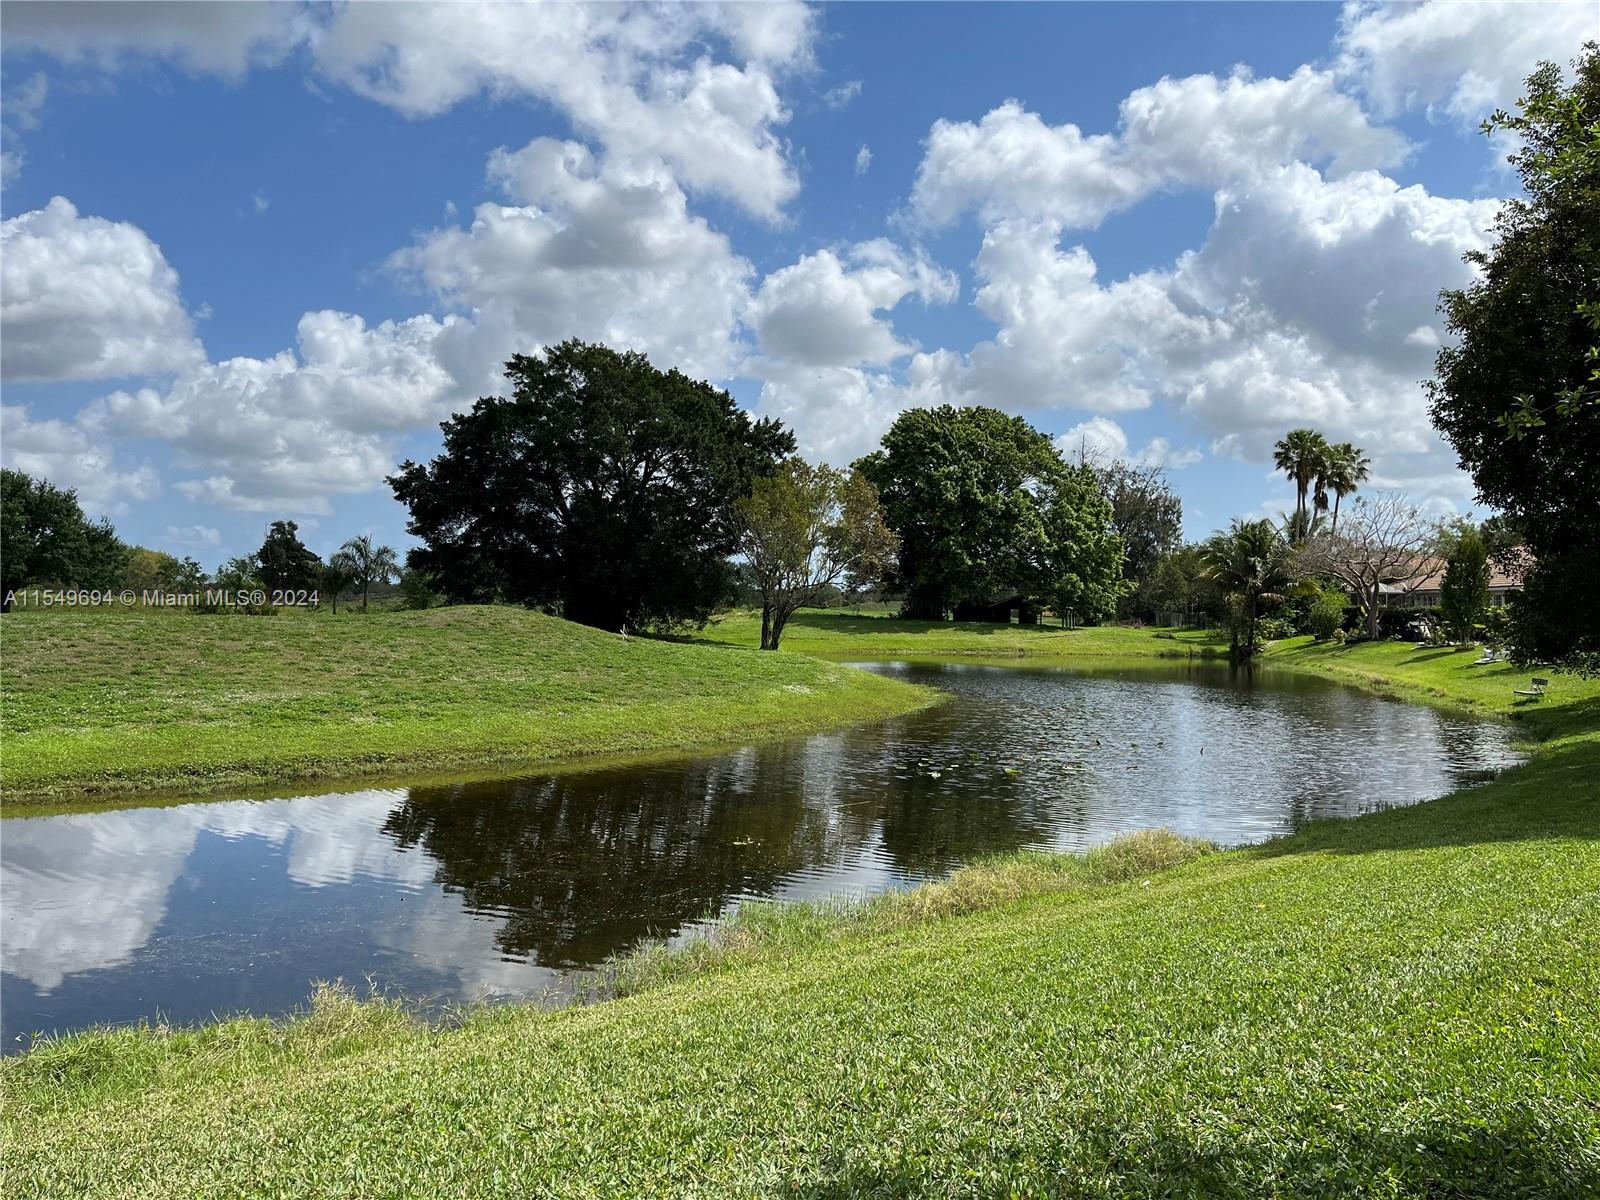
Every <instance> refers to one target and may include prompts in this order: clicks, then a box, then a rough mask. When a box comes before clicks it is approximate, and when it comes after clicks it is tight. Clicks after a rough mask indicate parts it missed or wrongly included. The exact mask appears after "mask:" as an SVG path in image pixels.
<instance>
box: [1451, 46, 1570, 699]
mask: <svg viewBox="0 0 1600 1200" xmlns="http://www.w3.org/2000/svg"><path fill="white" fill-rule="evenodd" d="M1573 66H1574V73H1575V78H1574V82H1573V83H1572V85H1571V86H1570V87H1568V86H1566V85H1564V83H1563V80H1562V75H1561V71H1560V69H1559V68H1557V67H1556V66H1555V65H1554V64H1553V63H1545V64H1543V65H1542V66H1540V68H1539V69H1538V70H1537V71H1535V72H1534V74H1533V75H1531V76H1530V77H1529V78H1528V82H1527V94H1526V97H1525V99H1523V100H1522V102H1521V103H1520V105H1519V108H1520V112H1517V113H1508V112H1504V111H1501V112H1496V113H1495V114H1494V116H1492V117H1491V118H1490V119H1489V120H1488V121H1487V122H1485V124H1484V129H1485V132H1487V133H1491V134H1497V135H1499V136H1502V137H1504V136H1506V135H1510V139H1511V141H1512V144H1513V145H1514V147H1515V148H1514V149H1513V150H1512V152H1511V154H1510V157H1509V161H1510V162H1511V164H1512V166H1513V167H1514V168H1515V169H1516V171H1517V173H1518V175H1519V176H1520V177H1521V180H1522V188H1523V192H1524V195H1523V197H1522V198H1519V199H1513V200H1508V201H1507V202H1506V203H1505V204H1504V205H1502V206H1501V208H1500V211H1499V214H1498V216H1497V217H1496V218H1495V227H1494V232H1495V244H1494V246H1493V247H1491V248H1490V249H1489V250H1488V251H1486V252H1477V251H1474V252H1472V253H1470V254H1468V255H1467V256H1466V257H1467V261H1468V262H1470V263H1471V264H1473V265H1474V266H1475V267H1476V268H1478V271H1477V279H1476V281H1475V282H1474V283H1473V284H1472V285H1471V286H1469V287H1467V288H1464V289H1461V290H1459V291H1446V292H1444V293H1442V297H1441V305H1440V307H1441V308H1442V310H1443V312H1444V314H1445V324H1446V326H1447V327H1448V329H1449V330H1450V332H1451V333H1452V334H1453V335H1454V342H1453V344H1451V345H1447V346H1445V347H1444V348H1443V349H1442V350H1440V351H1439V354H1438V358H1437V360H1436V363H1435V377H1434V379H1433V380H1431V381H1430V382H1429V383H1428V384H1427V388H1428V393H1429V399H1430V402H1431V410H1432V415H1433V421H1434V424H1435V425H1437V426H1438V427H1439V430H1440V431H1441V432H1442V433H1443V434H1444V436H1445V437H1446V438H1447V439H1448V440H1449V441H1450V443H1451V444H1452V445H1453V446H1454V447H1455V449H1456V452H1457V454H1458V455H1459V456H1460V458H1461V463H1462V465H1463V466H1464V467H1465V468H1466V469H1467V470H1468V471H1470V472H1471V474H1472V478H1473V482H1474V483H1475V484H1476V485H1477V490H1478V496H1479V498H1480V499H1481V500H1482V501H1483V502H1484V503H1486V504H1489V505H1492V506H1494V507H1495V508H1498V509H1501V510H1502V511H1503V512H1504V513H1505V514H1506V515H1507V516H1509V517H1510V518H1512V521H1513V523H1514V524H1515V526H1516V527H1517V528H1519V529H1521V530H1522V531H1523V534H1524V536H1525V537H1526V539H1527V540H1526V548H1527V550H1528V551H1529V552H1530V555H1531V560H1532V561H1531V565H1530V566H1529V569H1528V571H1527V574H1526V576H1525V578H1524V579H1523V590H1522V593H1521V594H1520V595H1519V596H1518V597H1517V598H1516V600H1515V602H1514V603H1513V605H1512V609H1511V612H1512V630H1511V646H1512V649H1513V651H1514V652H1515V654H1516V655H1517V657H1519V658H1521V659H1524V660H1528V659H1533V660H1552V661H1562V660H1564V661H1567V662H1569V663H1573V664H1577V665H1584V664H1587V665H1588V666H1589V667H1591V668H1595V667H1600V588H1596V587H1595V581H1596V580H1597V579H1600V522H1597V521H1596V520H1595V514H1596V513H1600V387H1597V382H1596V371H1597V369H1600V349H1597V347H1596V344H1597V342H1600V333H1597V325H1600V48H1597V47H1596V45H1595V44H1594V43H1592V42H1591V43H1589V44H1588V45H1586V46H1585V47H1584V49H1583V53H1582V54H1581V56H1580V57H1579V58H1578V59H1577V60H1576V61H1575V62H1574V64H1573Z"/></svg>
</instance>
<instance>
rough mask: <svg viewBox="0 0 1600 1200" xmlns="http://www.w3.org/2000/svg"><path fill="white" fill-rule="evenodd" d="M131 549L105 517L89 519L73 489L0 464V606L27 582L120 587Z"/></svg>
mask: <svg viewBox="0 0 1600 1200" xmlns="http://www.w3.org/2000/svg"><path fill="white" fill-rule="evenodd" d="M131 555H132V550H131V549H130V548H129V547H128V546H126V545H124V544H123V543H122V541H120V540H119V539H118V537H117V533H116V530H115V529H113V528H112V527H111V523H110V522H109V521H105V520H100V521H90V520H89V519H88V518H87V517H85V516H84V514H83V508H82V506H81V505H79V503H78V496H77V493H76V492H74V491H72V490H70V489H63V488H58V487H56V486H55V485H54V484H52V483H50V482H49V481H48V480H44V479H34V478H33V477H32V476H30V475H28V474H26V473H25V472H22V471H17V470H12V469H11V468H5V469H0V611H8V610H9V609H10V607H11V600H12V594H13V593H14V592H15V591H16V590H17V589H19V588H23V587H26V586H28V585H30V584H49V585H54V586H62V587H72V588H111V587H120V586H121V584H122V578H123V574H124V572H125V571H126V570H127V566H128V561H129V559H130V557H131Z"/></svg>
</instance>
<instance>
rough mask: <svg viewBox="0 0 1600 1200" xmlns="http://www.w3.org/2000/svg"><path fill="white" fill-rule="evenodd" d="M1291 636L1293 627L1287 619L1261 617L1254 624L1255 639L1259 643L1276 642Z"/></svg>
mask: <svg viewBox="0 0 1600 1200" xmlns="http://www.w3.org/2000/svg"><path fill="white" fill-rule="evenodd" d="M1293 636H1294V625H1293V623H1291V622H1290V620H1289V618H1288V617H1262V618H1261V620H1260V621H1258V622H1257V623H1256V637H1257V639H1258V640H1260V641H1263V642H1276V641H1278V640H1280V639H1281V638H1286V637H1293Z"/></svg>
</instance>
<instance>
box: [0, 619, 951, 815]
mask: <svg viewBox="0 0 1600 1200" xmlns="http://www.w3.org/2000/svg"><path fill="white" fill-rule="evenodd" d="M0 651H3V663H0V684H3V692H4V696H3V710H0V711H3V722H4V724H3V732H4V746H3V753H0V790H3V794H4V796H5V799H6V803H7V807H8V809H9V810H11V811H17V808H16V807H14V806H18V805H20V804H22V803H26V802H29V801H44V800H60V799H70V798H73V797H83V796H87V795H93V796H96V797H111V796H116V795H119V794H123V793H130V792H140V791H150V790H155V789H184V790H188V791H203V790H213V789H222V788H228V787H237V786H241V785H246V784H256V783H269V782H279V781H289V780H314V779H327V778H333V777H342V776H346V775H353V774H371V773H374V772H402V771H405V772H415V771H438V770H442V769H450V768H468V767H478V766H484V765H488V764H516V763H533V762H541V761H548V760H552V759H557V758H566V757H572V756H577V755H593V754H612V753H621V752H630V751H644V750H664V749H677V748H685V747H693V746H702V745H708V744H717V743H726V742H729V741H740V740H746V739H749V738H754V737H761V736H771V735H778V734H791V733H802V732H808V731H810V730H814V729H818V728H821V727H824V726H829V725H839V724H844V723H847V722H850V721H857V720H863V719H867V718H872V717H880V716H885V715H888V714H891V713H897V712H904V711H907V710H908V709H910V708H913V707H916V706H917V705H919V704H922V703H926V702H927V701H928V699H929V698H930V695H929V693H926V692H924V691H922V690H920V689H916V688H911V687H909V686H907V685H905V684H902V683H899V682H896V681H893V680H889V679H884V678H880V677H877V676H873V675H869V674H867V673H865V672H859V671H852V670H848V669H845V668H841V667H838V666H834V665H831V664H827V663H823V662H818V661H815V660H811V659H806V658H801V657H796V656H787V655H785V656H777V655H756V654H736V653H731V652H729V651H727V650H726V649H723V648H718V647H714V646H704V645H687V644H680V643H669V642H660V641H651V640H648V639H642V638H637V637H635V638H629V639H626V640H624V639H622V638H620V637H618V636H616V635H614V634H608V633H604V632H601V631H599V630H594V629H589V628H586V627H584V626H579V625H573V624H570V623H568V622H566V621H561V620H558V619H556V618H554V617H547V616H543V615H541V614H538V613H533V612H528V611H526V610H524V609H519V608H483V607H475V608H446V609H433V610H429V611H426V612H391V613H373V614H370V615H367V616H363V615H361V614H358V613H348V614H341V615H340V616H338V617H333V616H331V615H330V614H327V613H322V614H316V615H312V614H309V613H292V612H283V613H279V614H277V615H275V616H270V617H248V616H239V615H227V616H202V615H197V614H193V613H183V612H173V611H147V610H98V611H93V612H88V611H74V612H68V611H60V610H53V611H48V612H28V613H11V614H7V615H6V616H5V617H4V618H3V622H0Z"/></svg>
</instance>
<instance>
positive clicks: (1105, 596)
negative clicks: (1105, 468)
mask: <svg viewBox="0 0 1600 1200" xmlns="http://www.w3.org/2000/svg"><path fill="white" fill-rule="evenodd" d="M1102 482H1103V481H1102V480H1101V478H1100V477H1099V476H1098V475H1097V473H1096V472H1095V471H1094V469H1093V468H1091V467H1086V466H1077V467H1074V466H1067V467H1064V468H1063V469H1062V470H1060V471H1052V472H1051V473H1049V474H1048V475H1047V476H1046V477H1045V479H1044V480H1043V482H1042V483H1041V485H1040V488H1039V505H1040V509H1041V512H1042V515H1043V524H1044V539H1043V542H1042V547H1043V556H1042V557H1041V559H1040V560H1039V562H1038V564H1037V570H1036V572H1035V577H1034V581H1033V583H1032V586H1031V587H1029V588H1028V589H1026V590H1027V591H1028V592H1030V593H1031V594H1032V597H1033V598H1034V599H1035V600H1037V601H1041V602H1043V603H1044V604H1048V605H1050V606H1051V607H1052V608H1054V609H1055V611H1056V612H1057V613H1059V614H1063V615H1065V613H1066V612H1067V611H1068V610H1069V609H1070V610H1072V611H1074V612H1076V613H1077V614H1078V619H1079V620H1080V621H1083V622H1086V623H1088V624H1096V623H1098V622H1100V621H1103V620H1105V619H1107V618H1108V617H1111V616H1114V615H1115V614H1116V611H1117V602H1118V601H1119V600H1120V599H1121V598H1122V597H1123V596H1125V595H1127V594H1128V593H1129V592H1131V591H1132V590H1133V588H1134V587H1135V584H1134V583H1133V581H1132V580H1130V579H1128V578H1126V554H1125V551H1124V540H1123V536H1122V535H1121V534H1120V533H1119V532H1118V531H1117V528H1116V518H1115V512H1114V510H1113V508H1112V504H1111V501H1110V500H1108V499H1107V498H1106V496H1105V494H1104V492H1103V491H1102Z"/></svg>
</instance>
